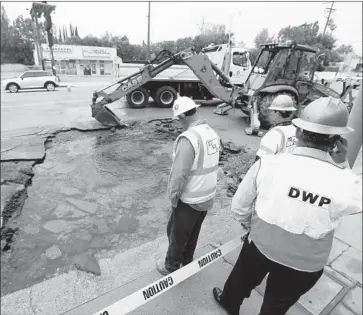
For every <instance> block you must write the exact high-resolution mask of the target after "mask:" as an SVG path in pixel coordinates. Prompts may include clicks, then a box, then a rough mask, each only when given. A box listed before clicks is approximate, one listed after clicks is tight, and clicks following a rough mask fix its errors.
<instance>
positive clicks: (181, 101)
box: [173, 96, 200, 119]
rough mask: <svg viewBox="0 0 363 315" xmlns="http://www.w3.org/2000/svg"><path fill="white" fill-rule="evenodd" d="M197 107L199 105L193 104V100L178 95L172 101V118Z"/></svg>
mask: <svg viewBox="0 0 363 315" xmlns="http://www.w3.org/2000/svg"><path fill="white" fill-rule="evenodd" d="M198 107H200V105H197V104H195V102H194V101H193V100H192V99H191V98H189V97H186V96H181V97H178V98H177V99H176V100H175V101H174V106H173V114H174V115H173V119H176V118H177V117H178V116H179V115H181V114H184V113H185V112H187V111H188V110H191V109H193V108H198Z"/></svg>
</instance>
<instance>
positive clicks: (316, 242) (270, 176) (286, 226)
mask: <svg viewBox="0 0 363 315" xmlns="http://www.w3.org/2000/svg"><path fill="white" fill-rule="evenodd" d="M348 116H349V115H348V110H347V108H346V107H345V105H344V104H343V103H342V102H341V101H340V100H339V99H334V98H332V97H326V98H320V99H318V100H316V101H313V102H312V103H310V104H309V105H308V106H307V107H306V108H305V110H304V111H303V112H302V114H301V117H300V118H297V119H294V120H293V121H292V123H293V124H294V125H295V126H296V128H297V132H296V138H297V144H296V148H295V149H294V150H293V152H292V154H277V155H266V156H262V157H261V159H260V160H258V161H257V162H255V164H254V165H253V166H252V167H251V168H250V169H249V170H248V172H247V174H246V176H245V177H244V179H243V181H242V183H241V184H240V185H239V187H238V190H237V192H236V194H235V195H234V197H233V199H232V211H233V213H234V216H235V219H236V220H237V221H239V222H240V223H241V225H242V226H243V227H244V228H245V229H247V231H249V232H248V233H249V234H247V235H248V237H246V238H245V241H244V244H243V247H242V250H241V252H240V254H239V257H238V259H237V262H236V264H235V266H234V268H233V270H232V272H231V274H230V275H229V277H228V279H227V281H226V283H225V285H224V288H223V291H222V290H221V289H219V288H214V289H213V295H214V297H215V299H216V301H217V302H218V303H219V304H220V305H221V306H222V307H223V308H224V309H225V310H227V312H228V314H232V315H235V314H236V315H237V314H239V310H240V306H241V304H242V302H243V301H244V299H246V298H248V297H249V296H250V294H251V291H252V290H253V289H254V288H255V287H256V286H258V285H259V284H260V283H261V282H262V280H263V279H264V278H265V277H266V276H267V275H268V276H267V284H266V289H265V294H264V299H263V304H262V307H261V310H260V313H259V314H260V315H267V314H268V315H270V314H274V315H283V314H286V313H287V311H288V310H289V308H290V307H291V306H293V305H294V304H295V303H296V302H297V301H298V300H299V299H300V297H301V296H302V295H303V294H305V293H307V292H308V291H309V290H310V289H311V288H312V287H313V286H314V285H315V284H316V283H317V281H318V280H319V279H320V277H321V275H322V274H323V270H324V267H325V265H326V264H327V261H328V258H329V254H330V251H331V248H332V243H333V239H334V230H335V229H336V228H337V226H338V222H339V219H340V218H342V217H344V216H347V215H353V214H357V213H360V212H362V191H361V189H362V182H361V178H360V177H358V176H357V175H355V174H354V173H353V172H352V170H351V169H349V168H343V167H341V166H339V165H337V164H335V163H334V162H333V161H332V160H331V157H330V155H329V150H330V148H331V146H332V145H334V142H335V141H336V139H337V136H338V135H342V134H346V133H349V132H352V131H353V129H352V128H349V127H348V126H347V123H348Z"/></svg>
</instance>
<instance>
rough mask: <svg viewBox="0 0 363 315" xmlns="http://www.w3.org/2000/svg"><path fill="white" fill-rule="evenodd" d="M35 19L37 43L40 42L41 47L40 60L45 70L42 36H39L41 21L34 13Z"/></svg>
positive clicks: (39, 46)
mask: <svg viewBox="0 0 363 315" xmlns="http://www.w3.org/2000/svg"><path fill="white" fill-rule="evenodd" d="M34 21H35V30H36V31H35V33H36V38H37V43H38V48H39V57H40V60H39V62H40V64H41V66H42V69H43V70H45V67H44V57H43V50H42V44H41V42H40V36H39V23H38V17H37V15H36V14H34Z"/></svg>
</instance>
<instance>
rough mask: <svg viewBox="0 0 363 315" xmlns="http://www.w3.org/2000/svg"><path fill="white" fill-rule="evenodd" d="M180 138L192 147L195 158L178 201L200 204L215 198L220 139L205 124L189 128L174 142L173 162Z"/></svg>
mask: <svg viewBox="0 0 363 315" xmlns="http://www.w3.org/2000/svg"><path fill="white" fill-rule="evenodd" d="M180 137H186V138H187V139H188V140H189V141H190V143H191V144H192V145H193V148H194V152H195V156H194V163H193V167H192V169H191V174H190V177H189V179H188V182H187V184H186V186H185V188H184V191H183V193H182V195H181V197H180V200H181V201H182V202H184V203H187V204H197V203H202V202H205V201H207V200H210V199H212V198H213V197H214V196H215V193H216V188H217V177H218V164H219V148H220V139H219V136H218V135H217V133H216V132H215V131H214V130H213V129H212V128H211V127H209V126H208V125H207V124H205V123H203V124H199V125H196V126H193V127H190V128H189V129H188V130H187V131H185V132H183V133H182V134H181V135H180V136H179V137H178V138H177V139H176V140H175V142H174V148H173V160H174V158H175V152H176V145H177V143H178V141H179V138H180Z"/></svg>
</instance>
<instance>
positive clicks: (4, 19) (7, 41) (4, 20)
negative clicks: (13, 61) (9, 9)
mask: <svg viewBox="0 0 363 315" xmlns="http://www.w3.org/2000/svg"><path fill="white" fill-rule="evenodd" d="M0 40H1V63H2V64H3V63H6V62H7V59H8V53H9V48H10V46H11V37H10V21H9V19H8V16H7V14H6V11H5V8H4V6H1V38H0Z"/></svg>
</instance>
